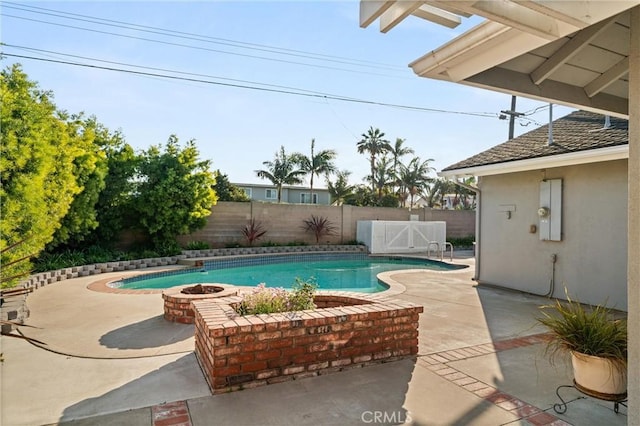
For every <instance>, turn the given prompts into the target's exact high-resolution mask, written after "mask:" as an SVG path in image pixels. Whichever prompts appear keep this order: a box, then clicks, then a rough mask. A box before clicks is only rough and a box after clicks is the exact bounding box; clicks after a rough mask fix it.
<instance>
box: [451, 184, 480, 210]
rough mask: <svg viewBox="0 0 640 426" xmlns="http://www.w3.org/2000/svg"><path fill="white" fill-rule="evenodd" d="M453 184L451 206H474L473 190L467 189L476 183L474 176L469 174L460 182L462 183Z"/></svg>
mask: <svg viewBox="0 0 640 426" xmlns="http://www.w3.org/2000/svg"><path fill="white" fill-rule="evenodd" d="M453 183H454V184H455V198H454V200H453V206H454V208H456V209H459V210H470V209H473V208H474V207H475V192H473V191H472V190H470V189H469V186H473V184H475V183H476V179H475V177H473V176H471V177H468V178H466V179H463V180H462V181H461V182H460V183H462V185H458V184H456V182H453Z"/></svg>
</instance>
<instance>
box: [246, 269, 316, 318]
mask: <svg viewBox="0 0 640 426" xmlns="http://www.w3.org/2000/svg"><path fill="white" fill-rule="evenodd" d="M316 288H317V284H316V282H315V280H314V279H313V278H311V279H309V280H308V281H303V280H301V279H300V278H297V279H296V283H295V284H294V286H293V289H292V290H291V291H287V290H285V289H283V288H281V287H278V288H268V287H266V286H265V285H264V283H262V284H258V286H257V287H256V288H255V289H254V290H253V292H251V293H249V294H246V295H245V296H244V297H243V298H242V301H241V302H240V303H239V304H238V305H237V306H236V312H238V313H239V314H240V315H255V314H273V313H276V312H294V311H303V310H305V309H314V308H315V307H316V305H315V304H314V303H313V296H314V295H315V291H316Z"/></svg>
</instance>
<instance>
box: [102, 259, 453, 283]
mask: <svg viewBox="0 0 640 426" xmlns="http://www.w3.org/2000/svg"><path fill="white" fill-rule="evenodd" d="M457 267H458V266H457V265H449V264H446V263H442V262H436V261H431V260H426V259H415V258H398V257H378V256H367V255H366V254H342V253H340V254H338V253H336V254H322V255H318V254H306V255H293V256H291V255H286V256H260V257H253V258H245V259H242V258H240V259H232V260H218V261H216V260H214V261H208V262H206V263H205V264H204V267H203V268H200V269H198V270H194V269H193V268H190V269H187V270H182V271H171V272H163V273H158V274H146V275H143V276H138V277H132V278H127V279H124V280H122V281H119V282H116V283H112V284H111V285H112V286H114V287H117V288H123V289H164V288H170V287H175V286H179V285H185V284H197V283H225V284H233V285H238V286H255V285H257V284H260V283H265V285H266V286H267V287H283V288H291V286H292V285H293V284H294V283H295V282H296V279H297V278H299V279H302V280H308V279H310V278H313V279H315V280H316V282H317V283H318V289H320V290H343V291H356V292H361V293H376V292H379V291H383V290H386V289H387V286H386V285H384V284H382V283H380V282H379V281H378V279H377V275H378V274H379V273H381V272H386V271H392V270H401V269H431V270H451V269H456V268H457Z"/></svg>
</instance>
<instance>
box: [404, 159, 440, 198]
mask: <svg viewBox="0 0 640 426" xmlns="http://www.w3.org/2000/svg"><path fill="white" fill-rule="evenodd" d="M431 161H433V160H432V159H431V158H430V159H428V160H424V161H423V160H421V159H420V157H414V158H413V159H412V160H411V161H410V162H409V164H407V165H406V166H405V165H401V167H400V175H399V177H398V178H399V182H400V185H401V187H402V188H404V189H405V191H406V193H407V194H408V196H409V210H411V209H412V208H413V204H414V200H415V196H416V195H418V194H420V193H422V192H424V190H425V189H426V188H427V186H428V185H429V182H431V178H430V177H429V173H431V172H432V171H433V170H434V169H433V167H430V166H429V163H430V162H431Z"/></svg>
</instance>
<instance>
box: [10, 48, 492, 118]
mask: <svg viewBox="0 0 640 426" xmlns="http://www.w3.org/2000/svg"><path fill="white" fill-rule="evenodd" d="M2 56H9V57H15V58H22V59H30V60H34V61H41V62H51V63H55V64H62V65H71V66H78V67H85V68H93V69H99V70H105V71H114V72H122V73H127V74H134V75H140V76H147V77H161V78H165V79H170V80H180V81H189V82H196V83H203V84H211V85H216V86H225V87H233V88H238V89H248V90H258V91H263V92H271V93H279V94H286V95H295V96H304V97H311V98H320V99H332V100H336V101H342V102H352V103H360V104H367V105H376V106H384V107H391V108H400V109H406V110H413V111H423V112H436V113H445V114H458V115H469V116H476V117H485V118H489V117H491V118H495V117H496V114H495V113H488V112H463V111H448V110H443V109H436V108H426V107H418V106H412V105H400V104H392V103H387V102H377V101H370V100H365V99H356V98H351V97H346V96H340V95H331V94H322V93H312V92H309V91H305V90H303V89H292V90H285V89H277V88H267V87H256V86H248V85H243V84H235V83H222V82H218V81H211V80H204V79H199V78H193V77H180V76H175V75H167V74H159V73H152V72H146V71H135V70H127V69H122V68H114V67H106V66H100V65H91V64H82V63H78V62H70V61H61V60H55V59H45V58H37V57H34V56H26V55H17V54H13V53H2ZM131 67H135V65H131Z"/></svg>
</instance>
